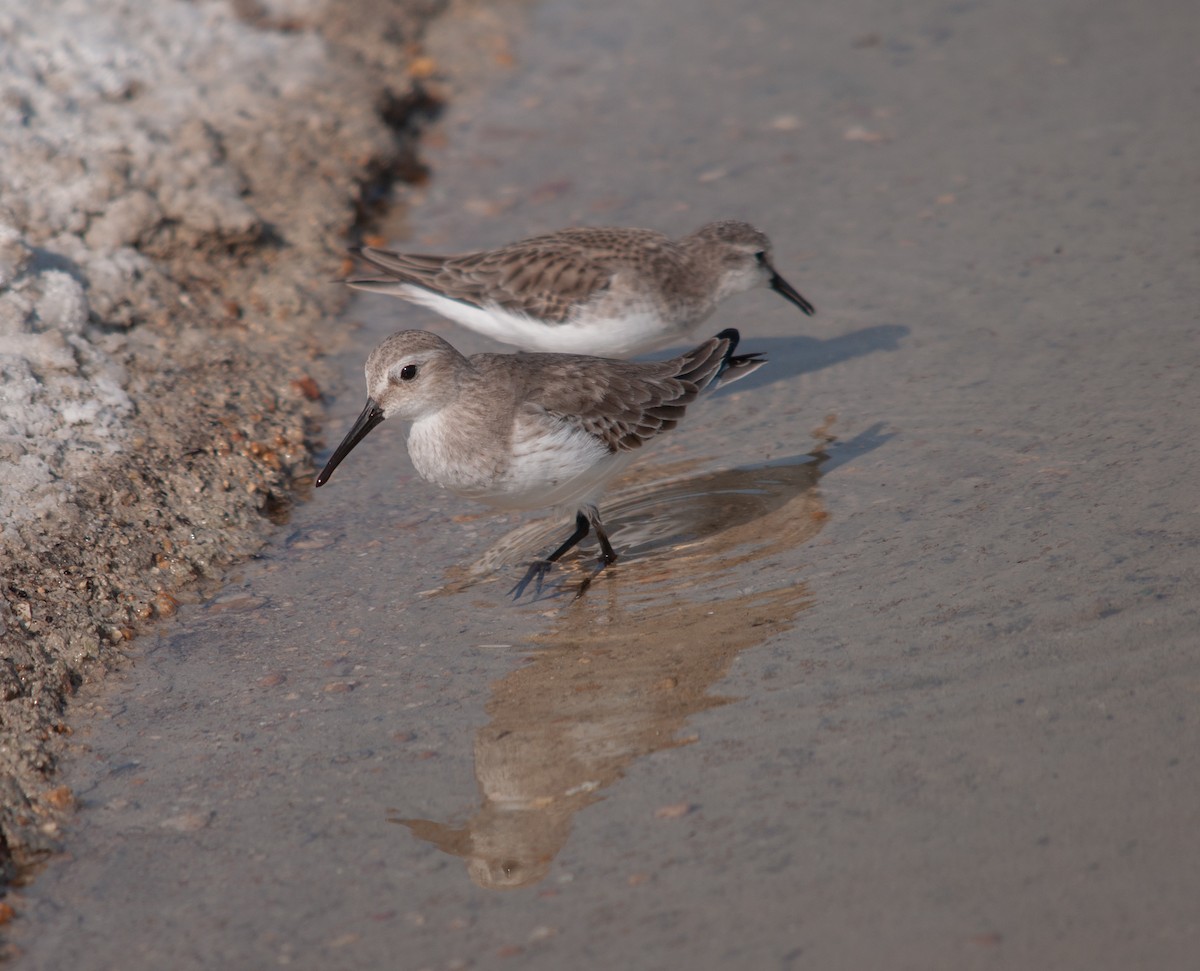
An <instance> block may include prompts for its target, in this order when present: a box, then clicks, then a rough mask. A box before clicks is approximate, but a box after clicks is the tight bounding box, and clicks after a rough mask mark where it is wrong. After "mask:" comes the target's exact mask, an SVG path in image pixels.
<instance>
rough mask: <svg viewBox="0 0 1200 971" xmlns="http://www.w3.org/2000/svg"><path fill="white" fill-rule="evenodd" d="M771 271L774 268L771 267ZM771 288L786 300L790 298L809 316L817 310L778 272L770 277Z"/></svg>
mask: <svg viewBox="0 0 1200 971" xmlns="http://www.w3.org/2000/svg"><path fill="white" fill-rule="evenodd" d="M771 272H772V273H775V271H774V268H772V270H771ZM771 289H772V290H774V291H775V292H776V293H778V294H780V295H781V296H782V297H784V298H785V299H786V300H790V301H791V302H792V303H794V304H795V305H796V306H797V307H799V308H800V309H801V310H803V311H804V312H805V313H806V314H808V315H809V316H810V317H811V316H812V315H813V314H815V313H816V312H817V308H816V307H814V306H813V305H812V304H811V303H809V302H808V301H807V300H805V299H804V297H803V296H801V295H800V291H799V290H797V289H796V288H795V287H794V286H792V285H791V284H790V283H788V282H787V280H785V279H784V278H783V277H781V276H780V275H779V274H778V273H775V275H774V276H772V277H771Z"/></svg>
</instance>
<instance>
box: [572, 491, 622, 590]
mask: <svg viewBox="0 0 1200 971" xmlns="http://www.w3.org/2000/svg"><path fill="white" fill-rule="evenodd" d="M587 517H588V521H589V522H590V523H591V524H592V529H594V530H595V531H596V539H598V540H599V541H600V566H599V568H598V569H597V570H596V572H595V573H589V574H588V575H587V576H586V577H584V578H583V582H582V583H581V584H580V585H579V589H578V590H576V591H575V599H576V600H578V599H579V598H580V597H582V596H583V595H584V593H586V592H587V588H588V587H590V586H591V585H592V581H593V580H595V579H596V577H598V576H599V575H600V573H601V572H602V571H603V570H604V568H605V567H606V566H608V565H609V564H610V563H615V562H616V561H617V554H616V553H615V552H613V548H612V543H610V542H609V541H608V533H607V532H606V531H605V529H604V524H603V523H602V522H600V510H599V509H597V508H596V507H595V506H592V507H591V508H589V509H588V511H587Z"/></svg>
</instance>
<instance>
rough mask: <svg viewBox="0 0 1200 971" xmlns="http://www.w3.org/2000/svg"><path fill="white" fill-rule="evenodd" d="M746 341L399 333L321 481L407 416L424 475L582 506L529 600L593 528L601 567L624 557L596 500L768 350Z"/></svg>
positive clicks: (498, 496) (529, 501)
mask: <svg viewBox="0 0 1200 971" xmlns="http://www.w3.org/2000/svg"><path fill="white" fill-rule="evenodd" d="M737 344H738V332H737V331H736V330H733V329H729V330H723V331H721V333H719V334H718V335H717V336H716V337H712V338H710V339H709V340H707V341H705V342H704V343H703V344H701V345H699V346H698V347H696V348H694V349H692V350H690V351H688V352H686V353H685V354H681V355H679V356H678V357H673V358H670V359H669V360H666V361H654V362H650V363H632V362H628V361H616V360H612V359H609V358H600V357H587V356H582V355H575V354H475V355H472V356H471V357H465V356H464V355H462V354H460V353H459V352H458V351H457V350H455V348H454V347H452V346H451V345H450V344H448V343H447V342H446V341H444V340H442V338H440V337H438V336H437V335H436V334H431V333H429V332H428V331H422V330H406V331H401V332H400V333H398V334H393V335H392V336H391V337H389V338H387V339H386V340H384V341H383V343H381V344H380V345H379V346H378V347H376V348H375V349H374V350H373V351H372V352H371V354H370V356H369V357H368V358H367V363H366V368H365V372H366V380H367V403H366V406H365V407H364V408H363V410H362V413H361V414H360V415H359V416H358V419H357V420H356V421H355V422H354V424H353V426H351V428H350V430H349V432H347V433H346V436H345V438H344V439H343V440H342V442H341V444H340V445H338V447H337V448H336V449H334V451H333V454H332V455H331V456H330V457H329V461H328V462H326V463H325V467H324V468H323V469H322V470H321V473H320V475H318V476H317V478H316V485H317V486H322V485H324V484H325V483H326V482H328V481H329V477H330V476H331V475H332V474H333V471H334V469H336V468H337V466H338V464H339V463H340V462H341V461H342V460H343V459H344V458H345V457H346V456H347V455H348V454H349V453H350V451H351V449H353V448H354V447H355V446H356V445H357V444H358V443H359V442H360V441H362V440H363V438H365V437H366V435H367V434H368V433H369V432H370V431H371V429H373V428H374V427H375V426H376V425H378V424H379V423H380V422H382V421H383V420H384V419H387V418H400V419H403V420H405V421H409V422H411V423H412V429H411V431H410V433H409V437H408V453H409V456H410V457H411V459H412V463H413V467H414V468H415V469H416V470H417V472H418V473H419V474H420V475H421V476H422V478H424V479H427V480H428V481H430V482H432V483H434V484H436V485H439V486H441V487H442V488H444V489H448V490H450V491H451V492H454V493H457V494H458V495H460V496H465V497H467V498H469V499H478V500H481V501H483V502H486V503H489V504H491V505H493V506H496V507H499V508H502V509H539V508H543V507H546V506H553V507H556V508H561V509H564V510H567V511H573V512H574V514H575V529H574V532H572V533H571V535H570V536H569V537H568V538H567V539H566V540H565V541H564V542H563V543H562V544H561V545H560V546H559V547H558V548H557V549H555V550H554V551H553V552H552V553H550V555H549V556H546V557H545V558H542V559H537V560H534V562H533V563H532V564H531V565H530V567H529V570H528V571H527V572H526V574H525V576H524V578H523V579H522V580H521V581H520V582H519V583H518V584H516V586H514V587H513V589H512V590H511V591H509V592H510V593H512V594H513V596H514V598H519V597H520V596H521V594H522V593H523V592H524V590H525V588H526V587H527V586H528V584H529V582H530V581H531V580H535V579H536V580H537V588H536V589H537V591H538V592H540V591H541V588H542V581H543V579H544V577H545V575H546V573H547V572H548V571H549V569H550V566H551V564H553V563H555V562H556V561H557V560H558V559H559V558H560V557H562V556H563V554H565V553H566V552H567V551H568V550H570V549H571V548H572V547H574V546H575V545H576V544H578V543H579V541H580V540H582V539H583V538H584V537H585V536H587V534H588V531H589V529H594V530H595V531H596V538H597V540H598V541H599V543H600V550H601V561H602V562H601V566H600V569H601V570H602V569H604V567H605V566H607V565H608V564H610V563H613V562H614V561H615V560H616V559H617V554H616V552H615V551H614V550H613V548H612V543H611V542H609V538H608V534H607V532H606V531H605V529H604V524H603V523H602V522H601V519H600V511H599V508H598V507H597V501H598V500H599V497H600V495H601V493H602V492H603V491H604V487H605V486H606V485H607V484H608V482H609V481H610V480H611V479H612V478H613V477H614V476H616V475H618V474H619V473H620V472H621V471H622V470H623V469H624V468H625V466H626V465H628V464H629V462H630V461H631V460H632V459H633V458H634V454H635V452H636V451H637V449H638V448H640V447H641V446H642V445H643V444H644V443H645V442H647V441H649V440H650V439H652V438H655V437H656V436H658V435H661V434H662V433H663V432H666V431H669V430H670V429H672V428H674V427H675V425H676V424H677V423H678V422H679V420H680V419H681V418H682V417H683V414H684V411H685V410H686V408H687V406H688V405H689V404H691V403H692V402H693V401H695V400H696V398H697V397H698V396H699V395H700V394H701V393H702V392H704V391H706V390H708V389H710V388H714V387H716V386H717V385H718V384H720V383H723V382H728V381H731V380H736V379H737V378H738V377H742V376H744V375H746V374H749V373H750V372H751V371H754V370H755V369H757V368H758V367H760V366H761V365H762V364H764V363H765V360H764V358H763V357H762V355H761V354H743V355H736V356H735V355H734V350H735V348H736V347H737ZM597 572H599V571H597Z"/></svg>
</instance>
